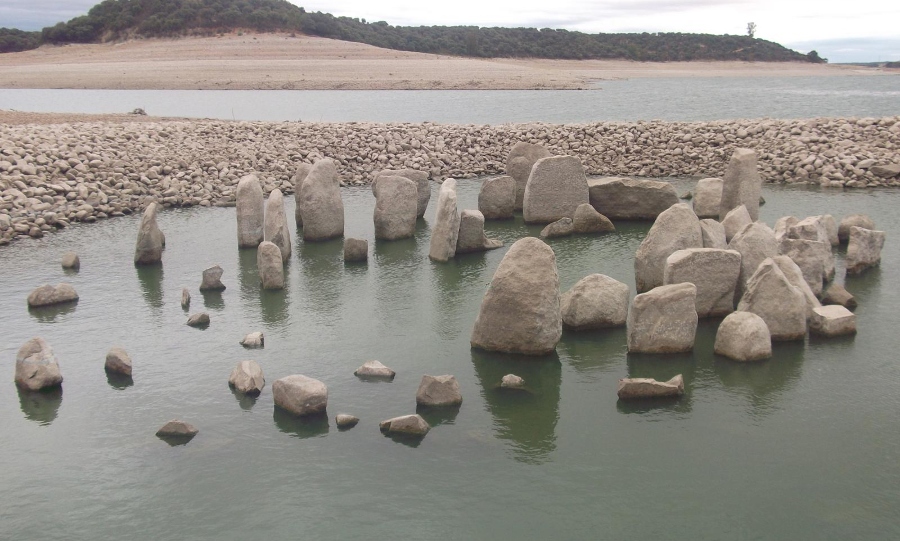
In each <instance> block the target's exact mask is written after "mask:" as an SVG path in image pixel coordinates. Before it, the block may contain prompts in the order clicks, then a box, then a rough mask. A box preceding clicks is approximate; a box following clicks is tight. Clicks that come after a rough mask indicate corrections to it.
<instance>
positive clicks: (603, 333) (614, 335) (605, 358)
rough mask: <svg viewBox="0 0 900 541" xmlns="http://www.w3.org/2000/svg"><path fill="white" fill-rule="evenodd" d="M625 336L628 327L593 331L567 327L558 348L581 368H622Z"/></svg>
mask: <svg viewBox="0 0 900 541" xmlns="http://www.w3.org/2000/svg"><path fill="white" fill-rule="evenodd" d="M626 340H627V337H626V330H625V327H616V328H610V329H597V330H591V331H573V330H570V329H565V328H564V329H563V335H562V339H561V340H560V341H559V344H558V345H557V351H560V352H562V353H563V354H564V356H565V357H566V358H567V359H568V361H569V365H570V366H572V368H574V369H575V370H577V371H578V372H581V373H584V374H590V373H592V372H600V373H603V372H613V371H616V370H619V363H621V362H622V360H624V359H625V355H626V353H627V349H628V348H627V346H626ZM601 353H602V354H601ZM623 377H624V376H623Z"/></svg>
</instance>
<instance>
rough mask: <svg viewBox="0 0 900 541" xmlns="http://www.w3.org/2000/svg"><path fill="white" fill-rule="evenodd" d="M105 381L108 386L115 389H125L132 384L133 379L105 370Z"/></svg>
mask: <svg viewBox="0 0 900 541" xmlns="http://www.w3.org/2000/svg"><path fill="white" fill-rule="evenodd" d="M106 383H108V384H109V386H110V387H112V388H113V389H117V390H120V391H121V390H122V389H127V388H128V387H131V386H132V385H134V379H133V378H132V377H131V376H126V375H124V374H119V373H117V372H111V371H109V370H107V371H106Z"/></svg>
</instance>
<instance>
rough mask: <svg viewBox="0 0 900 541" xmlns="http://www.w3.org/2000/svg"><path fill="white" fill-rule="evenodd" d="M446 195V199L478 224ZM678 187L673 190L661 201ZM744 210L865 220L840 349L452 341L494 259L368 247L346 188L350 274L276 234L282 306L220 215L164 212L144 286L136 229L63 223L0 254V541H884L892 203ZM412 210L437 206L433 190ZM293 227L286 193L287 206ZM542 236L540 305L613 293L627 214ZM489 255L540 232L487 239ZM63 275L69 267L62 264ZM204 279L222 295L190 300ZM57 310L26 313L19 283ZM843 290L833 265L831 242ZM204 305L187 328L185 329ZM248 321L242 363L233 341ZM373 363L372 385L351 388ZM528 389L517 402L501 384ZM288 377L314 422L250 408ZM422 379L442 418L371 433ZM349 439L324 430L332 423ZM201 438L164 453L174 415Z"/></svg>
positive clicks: (894, 415)
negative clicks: (258, 376) (386, 369)
mask: <svg viewBox="0 0 900 541" xmlns="http://www.w3.org/2000/svg"><path fill="white" fill-rule="evenodd" d="M479 184H480V183H479V182H477V181H462V182H461V183H460V187H459V195H460V208H461V209H464V208H476V206H477V204H476V200H477V192H478V187H479ZM688 187H689V184H688V183H680V184H679V191H683V190H684V189H687V188H688ZM764 195H765V197H766V199H767V200H768V203H767V204H766V205H765V206H764V207H762V210H761V218H762V219H763V220H766V221H768V223H769V224H770V225H771V224H773V223H774V221H775V219H776V218H778V217H780V216H782V215H785V214H793V215H796V216H800V217H803V216H807V215H813V214H821V213H826V212H827V213H831V214H833V215H834V216H835V217H836V218H837V219H838V220H839V219H840V218H841V217H842V216H843V215H845V214H849V213H854V212H867V213H869V214H870V215H872V216H873V218H874V219H875V222H876V224H877V225H878V227H879V228H880V229H883V230H885V231H887V232H888V240H887V244H886V246H885V250H884V254H883V262H882V265H881V267H880V268H879V269H874V270H871V271H869V272H868V273H866V274H864V275H863V276H861V277H857V278H853V279H851V280H848V281H847V282H846V287H847V289H849V290H850V291H851V292H852V293H853V294H854V295H856V297H857V299H858V300H859V303H860V307H859V308H858V309H857V311H856V314H857V317H858V326H859V334H858V335H856V337H855V338H845V339H832V340H821V339H809V340H808V341H807V343H805V344H804V343H800V342H798V343H793V344H782V343H779V344H776V345H775V349H774V357H773V358H772V359H771V360H769V361H766V362H762V363H753V364H738V363H734V362H730V361H727V360H725V359H721V358H716V357H714V356H713V354H712V344H713V341H714V338H715V331H716V327H717V325H718V323H719V320H705V321H702V322H701V324H700V328H699V330H698V337H697V344H696V348H695V350H694V352H693V353H692V354H687V355H676V356H646V355H628V354H627V352H626V348H625V332H624V330H612V331H606V332H590V333H569V332H567V333H565V334H564V335H563V339H562V341H561V342H560V344H559V346H558V348H557V355H555V356H553V357H552V358H543V359H523V358H519V357H515V356H507V355H498V354H488V353H484V352H480V351H475V350H471V349H470V348H469V335H470V332H471V329H472V325H473V323H474V320H475V316H476V314H477V311H478V307H479V305H480V302H481V298H482V295H483V293H484V291H485V288H486V286H487V284H488V283H489V281H490V278H491V276H492V274H493V272H494V270H495V269H496V267H497V265H498V264H499V262H500V259H501V258H502V257H503V254H504V253H505V250H506V248H503V249H500V250H496V251H492V252H489V253H486V254H473V255H466V256H464V257H460V258H458V259H456V260H455V261H452V262H450V263H448V264H434V263H432V262H430V261H429V260H428V257H427V253H428V241H429V224H430V223H431V221H432V220H433V216H434V211H433V208H432V209H430V210H429V212H428V214H427V215H426V219H425V220H424V221H421V222H420V225H419V228H418V231H417V235H416V238H415V239H410V240H406V241H396V242H378V243H374V245H373V243H372V238H373V227H372V210H373V208H374V200H373V199H372V196H371V192H370V190H368V188H363V189H354V190H349V189H348V190H346V191H345V192H344V201H345V205H346V209H347V212H346V216H347V228H346V233H347V235H348V236H359V237H365V238H369V239H370V260H369V264H368V266H352V267H350V266H347V267H345V266H344V264H343V262H342V260H341V250H342V245H341V242H340V241H335V242H328V243H319V244H306V243H304V242H302V241H299V240H297V239H296V238H295V250H294V255H293V257H292V259H291V262H290V264H289V267H288V273H287V274H288V276H287V288H286V290H285V291H283V292H262V291H261V290H260V289H259V286H258V277H257V274H256V268H255V267H256V265H255V252H254V251H242V252H239V251H238V249H237V241H236V232H235V229H236V228H235V217H234V209H190V210H170V211H166V212H164V213H163V214H162V215H161V216H160V219H159V222H160V226H161V227H162V229H163V230H164V231H165V233H166V237H167V242H168V246H167V249H166V251H165V254H164V259H163V266H162V268H161V269H141V270H136V269H135V268H134V266H133V265H132V262H131V261H132V255H133V245H134V239H135V233H136V230H137V223H138V222H137V218H136V217H129V218H122V219H115V220H110V221H107V222H102V223H98V224H94V225H88V226H75V227H72V228H71V229H69V230H67V231H64V232H61V233H59V234H55V235H49V236H47V237H45V238H43V239H39V240H27V241H24V242H18V243H15V244H14V245H12V246H8V247H5V248H2V249H0V329H2V330H3V340H2V343H0V359H3V365H4V366H6V371H7V376H6V383H5V384H2V385H0V426H2V428H3V430H2V434H3V435H2V437H0V467H2V471H3V481H2V485H3V488H4V490H3V491H2V492H0V537H2V538H4V539H6V538H8V539H41V540H50V539H67V540H69V539H74V540H82V539H83V540H94V539H116V540H120V539H147V540H162V539H216V540H220V539H249V538H261V539H441V540H446V539H484V538H492V539H546V538H554V539H578V538H598V539H641V540H644V539H648V538H651V539H652V538H657V539H689V540H698V539H710V540H717V539H840V540H846V539H896V538H898V537H900V519H898V518H897V508H898V505H900V421H898V413H900V393H898V391H897V389H898V385H900V368H898V362H897V360H896V357H897V355H896V352H897V351H898V350H900V333H898V332H897V329H898V328H900V321H898V320H900V317H898V312H897V310H896V306H897V303H898V288H897V287H892V286H891V284H892V283H894V284H896V283H897V282H898V280H897V278H898V276H897V275H898V271H897V269H900V249H898V245H900V243H898V235H897V231H898V230H900V229H898V222H900V217H898V214H897V212H896V210H895V209H896V208H897V206H898V204H900V193H896V192H891V191H862V192H849V191H848V192H841V191H828V192H825V191H820V190H819V189H817V188H816V189H805V188H777V187H768V186H767V187H766V189H765V191H764ZM433 200H434V198H433ZM288 205H289V206H288V212H287V214H288V216H293V203H292V202H289V203H288ZM617 227H618V232H617V233H615V234H611V235H606V236H598V237H572V238H568V239H558V240H553V241H551V246H552V247H553V249H554V250H555V252H556V255H557V262H558V266H559V272H560V280H561V287H562V288H563V290H565V289H568V288H569V287H571V286H572V285H573V284H574V283H575V282H576V281H578V280H579V279H580V278H582V277H583V276H585V275H587V274H590V273H595V272H600V273H604V274H608V275H610V276H612V277H614V278H616V279H618V280H621V281H623V282H625V283H627V284H629V285H631V286H632V289H633V286H634V278H633V270H632V261H633V255H634V252H635V250H636V249H637V246H638V245H639V243H640V241H641V239H642V238H643V235H644V234H645V232H646V230H647V229H648V228H649V224H628V223H619V224H617ZM487 229H488V234H489V235H490V236H492V237H496V238H500V239H502V240H503V241H504V242H505V243H506V246H507V247H508V246H509V245H510V244H511V243H512V242H514V241H515V240H516V239H518V238H521V237H523V236H526V235H536V234H537V232H538V231H539V228H537V227H528V226H525V225H524V224H523V223H522V221H521V218H518V219H516V220H515V221H512V222H506V223H498V222H493V223H491V222H489V223H488V226H487ZM67 250H76V251H77V252H78V253H79V254H80V256H81V261H82V267H81V271H80V272H78V273H77V274H66V273H64V272H63V271H62V270H61V269H60V266H59V259H60V256H61V255H62V253H63V252H65V251H67ZM216 263H218V264H220V265H221V266H222V267H223V268H224V269H225V274H224V277H223V281H224V283H225V284H226V286H227V287H228V289H227V290H225V291H224V292H223V293H221V294H213V295H206V296H204V295H201V294H200V293H199V292H198V291H197V286H198V285H199V283H200V273H201V271H202V269H204V268H206V267H207V266H210V265H212V264H216ZM63 280H66V281H69V282H71V283H72V284H73V285H74V286H75V288H76V289H77V290H78V292H79V294H80V295H81V300H80V301H79V303H78V304H77V306H76V307H74V308H72V307H69V308H67V309H63V310H50V311H47V310H43V311H39V312H29V311H28V310H27V308H26V304H25V298H26V296H27V294H28V292H29V291H30V290H31V289H33V288H34V287H36V286H38V285H40V284H43V283H56V282H59V281H63ZM838 281H841V282H843V253H842V252H840V251H839V252H838ZM182 287H189V288H190V289H191V292H192V294H193V301H192V307H191V311H192V312H195V311H207V312H209V313H210V316H211V318H212V323H211V325H210V326H209V328H208V329H206V330H197V329H192V328H189V327H187V326H185V324H184V323H185V321H186V319H187V315H188V314H187V312H185V311H183V310H182V308H181V306H180V304H179V301H180V292H181V288H182ZM255 330H261V331H263V332H265V335H266V347H265V349H263V350H244V349H243V348H242V347H241V346H240V345H239V344H238V342H239V340H240V339H241V338H242V337H243V336H244V334H246V333H248V332H251V331H255ZM33 336H42V337H44V338H45V339H47V340H48V341H49V343H50V344H51V345H52V346H53V348H54V350H55V352H56V354H57V356H58V358H59V361H60V366H61V370H62V373H63V376H64V377H65V382H64V384H63V389H64V390H63V392H62V393H61V394H59V393H57V394H40V395H23V394H20V393H19V392H18V391H17V389H16V387H15V385H14V383H13V381H12V380H13V372H14V367H13V365H14V359H15V354H16V351H17V350H18V348H19V347H20V346H21V345H22V344H23V343H24V342H25V341H26V340H28V339H29V338H31V337H33ZM114 345H120V346H122V347H124V348H125V349H126V350H127V351H128V352H129V353H130V354H131V357H132V358H133V360H134V378H133V382H127V381H126V382H123V381H119V380H108V379H107V376H106V374H105V373H104V370H103V362H104V358H105V354H106V351H107V350H108V349H109V348H110V347H112V346H114ZM244 359H255V360H257V361H259V363H260V364H261V365H262V367H263V370H264V372H265V374H266V380H267V386H266V388H265V389H264V390H263V393H262V395H261V396H260V397H259V398H258V399H247V398H242V397H239V396H236V395H234V394H233V393H232V392H231V391H230V390H229V388H228V386H227V379H228V375H229V373H230V371H231V369H232V367H233V366H234V365H235V364H236V363H237V362H238V361H240V360H244ZM370 359H378V360H380V361H382V362H383V363H384V364H386V365H388V366H390V367H392V368H394V369H395V370H396V371H397V377H396V379H395V380H394V382H392V383H377V382H363V381H360V380H358V379H357V378H356V377H354V376H353V370H354V369H355V368H356V367H358V366H359V365H361V364H362V363H363V362H364V361H366V360H370ZM510 372H514V373H516V374H518V375H520V376H522V377H524V378H525V379H526V381H527V382H528V385H529V388H530V390H531V391H532V393H531V394H528V395H517V394H508V393H504V392H500V390H499V389H498V388H497V386H498V384H499V381H500V378H501V377H502V376H503V375H504V374H507V373H510ZM678 373H682V374H684V377H685V384H686V393H685V395H684V397H682V398H681V399H680V400H677V401H669V402H661V403H652V404H638V405H624V404H620V403H618V402H617V399H616V394H615V389H616V382H617V380H618V379H619V378H622V377H626V376H649V377H655V378H657V379H668V378H669V377H671V376H673V375H675V374H678ZM290 374H305V375H308V376H311V377H314V378H318V379H320V380H322V381H323V382H325V383H326V384H327V385H328V390H329V405H328V413H329V420H328V421H327V422H322V421H320V422H316V423H303V422H298V421H297V420H296V419H293V418H291V417H285V416H283V415H280V414H278V413H276V412H275V410H274V407H273V402H272V395H271V384H272V382H273V381H275V380H276V379H277V378H280V377H283V376H286V375H290ZM423 374H433V375H440V374H453V375H455V376H456V377H457V378H458V380H459V382H460V385H461V389H462V394H463V404H462V407H461V408H460V409H459V410H458V411H451V412H444V413H439V414H434V413H430V414H427V415H426V418H427V419H428V421H429V422H430V423H431V424H432V426H433V429H432V431H431V432H430V433H429V434H428V435H427V436H426V437H425V438H424V440H422V441H421V443H419V444H418V445H410V444H408V442H407V443H403V442H396V441H393V440H391V439H389V438H386V437H384V436H382V435H381V433H380V432H379V430H378V422H379V421H381V420H383V419H387V418H389V417H393V416H396V415H403V414H408V413H413V412H415V391H416V388H417V386H418V383H419V379H420V378H421V376H422V375H423ZM338 413H351V414H355V415H357V416H359V417H360V418H361V419H362V420H361V422H360V424H359V425H358V426H357V427H356V428H353V429H352V430H349V431H338V430H337V429H336V427H335V425H334V421H333V418H334V415H336V414H338ZM175 417H178V418H182V419H184V420H186V421H188V422H190V423H192V424H194V425H196V426H197V427H198V428H199V429H200V433H199V435H198V436H197V437H196V438H194V439H193V440H192V441H191V442H190V443H188V444H187V445H184V446H177V447H171V446H169V445H168V444H167V443H165V442H164V441H162V440H159V439H157V438H156V437H155V436H154V432H155V431H156V430H157V429H158V428H159V427H160V426H161V425H162V424H163V423H164V422H166V421H168V420H169V419H171V418H175Z"/></svg>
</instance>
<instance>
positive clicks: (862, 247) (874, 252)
mask: <svg viewBox="0 0 900 541" xmlns="http://www.w3.org/2000/svg"><path fill="white" fill-rule="evenodd" d="M884 238H885V235H884V231H872V230H871V229H863V228H861V227H856V226H853V227H851V228H850V242H849V244H847V258H846V259H845V263H846V265H847V274H860V273H861V272H863V271H864V270H866V269H868V268H869V267H874V266H875V265H878V264H879V263H881V249H882V248H884Z"/></svg>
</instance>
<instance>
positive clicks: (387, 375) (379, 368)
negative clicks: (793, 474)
mask: <svg viewBox="0 0 900 541" xmlns="http://www.w3.org/2000/svg"><path fill="white" fill-rule="evenodd" d="M353 375H354V376H357V377H360V378H382V379H391V380H392V379H394V376H395V375H397V373H396V372H394V371H393V370H391V369H390V368H388V367H386V366H385V365H383V364H381V362H379V361H366V362H365V363H363V365H362V366H360V367H359V368H357V369H356V371H355V372H353Z"/></svg>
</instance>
